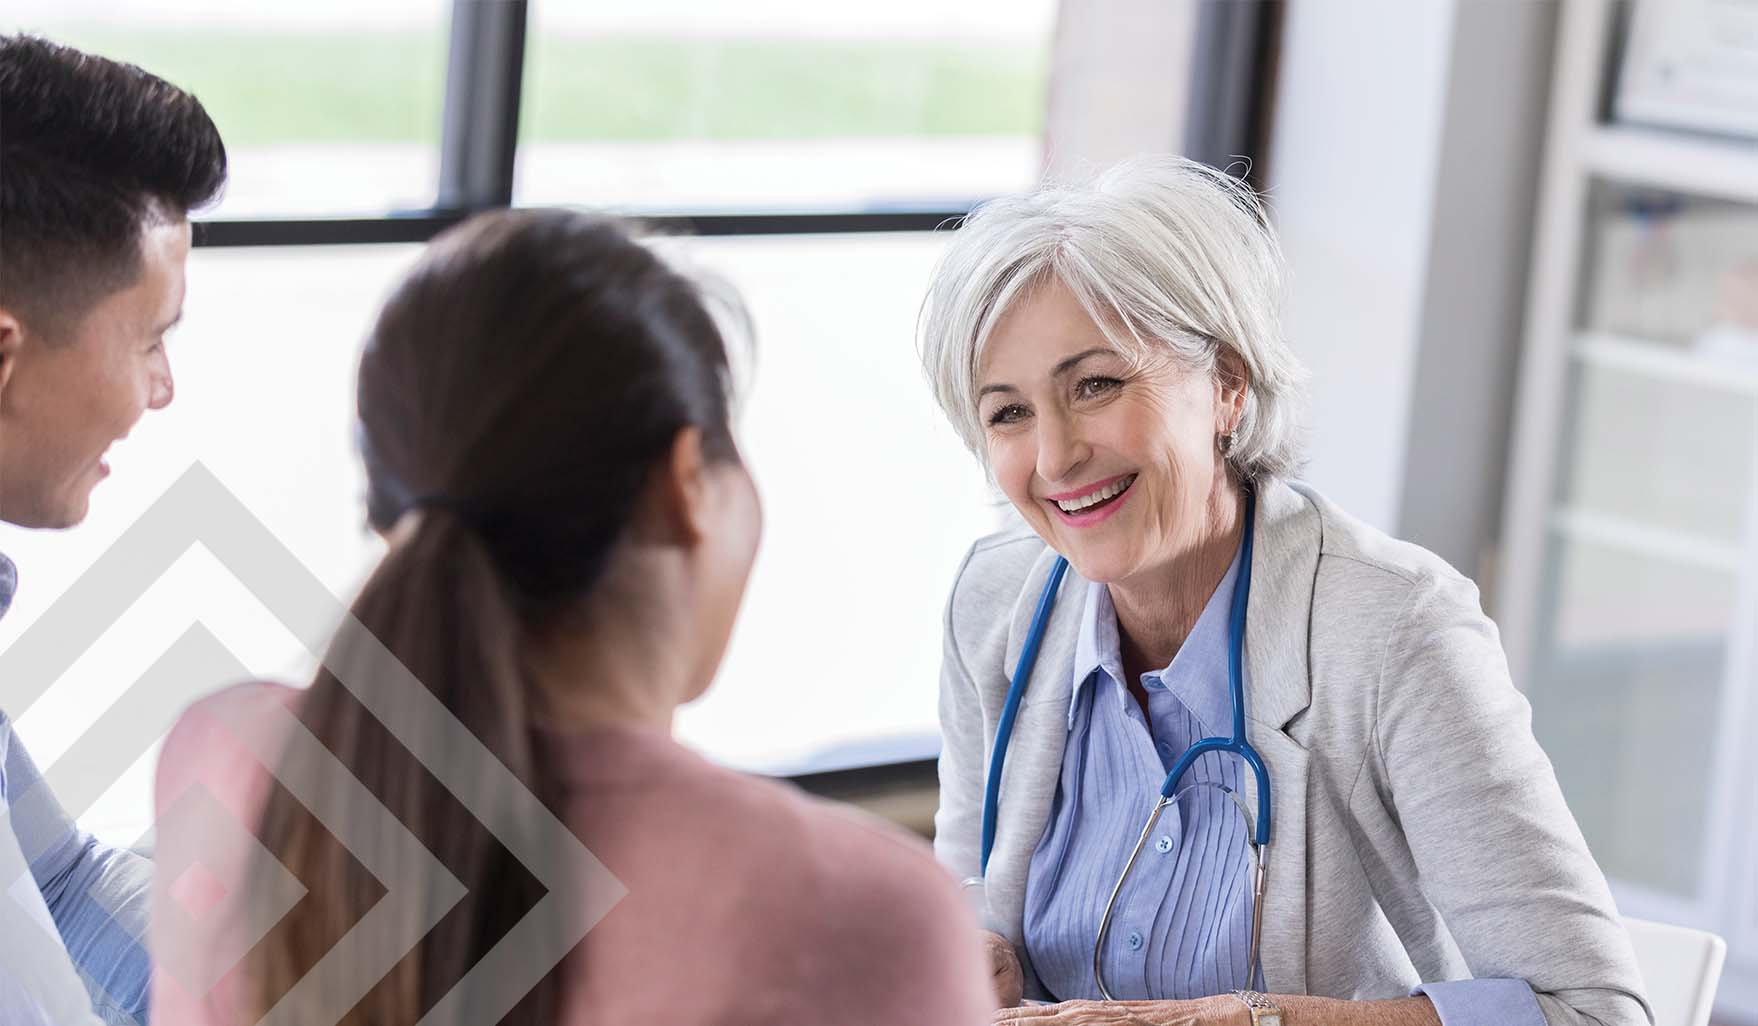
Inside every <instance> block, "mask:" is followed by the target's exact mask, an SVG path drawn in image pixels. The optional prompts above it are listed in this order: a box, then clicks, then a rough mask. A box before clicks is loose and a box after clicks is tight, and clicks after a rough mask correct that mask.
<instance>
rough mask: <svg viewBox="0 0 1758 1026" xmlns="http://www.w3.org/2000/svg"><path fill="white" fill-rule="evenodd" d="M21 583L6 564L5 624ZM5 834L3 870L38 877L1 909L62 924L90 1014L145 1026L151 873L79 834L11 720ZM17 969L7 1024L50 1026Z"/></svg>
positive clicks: (2, 983) (4, 736) (4, 726)
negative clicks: (21, 867)
mask: <svg viewBox="0 0 1758 1026" xmlns="http://www.w3.org/2000/svg"><path fill="white" fill-rule="evenodd" d="M16 582H17V576H16V571H15V570H14V568H13V565H12V562H11V561H10V560H8V559H7V558H6V557H5V556H3V555H0V616H3V615H5V613H6V609H7V607H8V606H10V605H11V602H12V595H13V591H14V588H15V586H16ZM0 831H4V833H3V834H0V845H4V846H5V848H6V850H7V851H8V852H10V856H9V857H7V858H0V862H9V863H18V862H22V863H24V864H27V865H28V866H29V867H30V880H29V881H25V880H24V879H22V878H20V879H19V880H17V881H13V880H5V881H3V883H4V884H5V885H7V888H8V890H9V892H10V893H8V894H3V895H0V901H12V902H15V903H17V905H18V907H19V908H20V909H21V910H22V912H23V914H25V915H30V916H42V915H45V914H46V915H47V916H48V918H49V919H50V921H52V922H53V923H54V927H55V933H56V935H58V936H59V937H60V939H61V943H62V945H63V946H64V947H65V949H66V951H65V957H66V958H68V959H69V960H70V961H71V962H72V963H73V966H74V968H75V969H76V970H77V971H78V975H79V978H80V979H81V981H83V982H84V983H85V985H86V990H87V992H88V996H89V999H90V1004H91V1008H92V1010H93V1011H94V1012H95V1013H96V1014H97V1015H98V1017H99V1019H100V1020H101V1021H102V1022H105V1023H115V1024H121V1023H130V1024H133V1023H143V1024H144V1023H145V1022H146V1021H147V983H148V979H149V977H150V975H151V973H150V963H149V962H148V959H147V951H146V945H145V937H146V924H147V904H148V888H149V885H150V882H151V879H152V864H151V863H150V862H149V861H147V860H146V859H144V858H142V857H140V856H139V855H136V854H134V853H133V852H130V851H126V850H123V849H119V848H112V847H108V846H106V845H103V844H99V843H98V842H97V841H96V840H94V839H93V838H92V837H91V835H89V834H87V833H85V832H83V831H81V830H80V829H79V828H78V826H77V825H76V824H75V823H74V822H73V820H72V818H71V817H69V816H68V815H67V812H66V810H64V809H62V808H61V806H60V804H59V803H57V802H56V801H55V797H54V795H53V794H52V793H51V792H50V791H49V788H48V787H47V786H46V785H45V784H43V780H42V775H41V774H40V773H39V772H38V770H37V767H36V764H35V763H33V762H32V761H31V757H30V754H29V753H28V752H26V751H25V749H24V745H22V744H20V743H19V740H18V736H17V735H16V734H14V733H13V730H12V721H11V720H10V719H8V718H7V716H6V714H5V713H3V712H0ZM20 887H23V888H26V889H27V890H26V891H24V892H21V891H20V890H19V888H20ZM33 910H34V911H33ZM15 939H16V940H19V941H22V940H23V938H22V937H19V938H15ZM53 957H57V958H59V957H63V956H62V955H61V954H60V953H54V955H53ZM11 968H13V967H10V966H5V965H0V1023H6V1024H8V1026H10V1024H13V1023H20V1024H23V1023H37V1022H45V1021H46V1018H45V1015H46V1011H45V1009H44V1008H43V1007H42V1006H41V1004H40V1003H39V1002H38V1001H37V1000H36V999H35V998H33V997H32V996H31V995H30V994H29V993H27V991H26V990H25V989H24V988H23V987H21V986H20V985H19V984H20V983H21V982H22V981H18V980H14V979H11V978H10V976H9V970H10V969H11ZM20 968H22V967H20ZM39 985H42V983H41V981H39Z"/></svg>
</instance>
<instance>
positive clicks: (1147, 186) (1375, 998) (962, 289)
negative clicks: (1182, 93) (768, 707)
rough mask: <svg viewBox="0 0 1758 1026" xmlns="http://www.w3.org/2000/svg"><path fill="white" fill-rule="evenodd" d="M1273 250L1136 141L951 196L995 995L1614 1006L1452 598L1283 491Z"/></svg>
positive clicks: (1331, 1014) (1423, 557)
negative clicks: (1095, 157)
mask: <svg viewBox="0 0 1758 1026" xmlns="http://www.w3.org/2000/svg"><path fill="white" fill-rule="evenodd" d="M1280 269H1281V254H1280V251H1279V249H1278V246H1277V243H1276V240H1275V237H1274V233H1273V232H1272V230H1271V229H1270V227H1269V225H1268V222H1267V218H1266V215H1265V212H1264V210H1263V208H1262V206H1261V204H1260V203H1259V201H1258V199H1257V197H1256V195H1255V194H1254V193H1252V192H1251V190H1250V189H1249V188H1247V187H1245V186H1243V185H1241V184H1239V183H1238V182H1236V181H1235V180H1233V179H1231V178H1229V177H1228V176H1226V175H1224V174H1221V173H1219V172H1216V171H1213V170H1210V169H1208V168H1205V167H1203V166H1202V165H1199V164H1195V163H1192V162H1189V161H1183V160H1177V159H1174V158H1157V159H1148V160H1142V161H1137V162H1132V163H1129V164H1125V165H1122V166H1120V167H1117V168H1114V169H1112V170H1110V171H1108V172H1106V173H1104V174H1102V175H1100V176H1098V177H1097V178H1096V179H1095V180H1093V181H1091V182H1090V183H1086V184H1082V185H1075V186H1053V187H1046V188H1043V189H1041V190H1039V191H1037V192H1034V193H1032V194H1030V195H1027V196H1022V197H1017V198H1010V199H1002V200H997V201H994V202H992V203H989V204H986V205H985V206H984V207H982V208H981V209H980V210H978V211H977V212H976V213H975V214H973V215H972V216H971V217H970V219H969V220H968V222H967V223H966V224H965V225H964V227H963V229H962V230H960V231H959V232H958V233H957V234H955V235H954V236H953V237H952V239H951V243H950V249H949V251H948V253H947V254H946V256H945V258H944V259H943V261H942V263H941V265H940V267H939V269H938V271H937V272H936V274H935V277H934V281H933V284H932V286H931V287H930V290H929V294H928V298H927V302H926V305H925V307H924V311H923V319H922V330H923V362H924V364H925V367H926V370H927V372H928V375H929V377H930V378H931V380H932V382H933V386H934V389H935V392H936V395H937V396H938V398H939V401H940V404H941V406H942V407H943V409H944V410H945V413H946V415H947V417H948V418H950V419H951V421H952V423H953V425H954V427H955V428H956V429H957V431H958V433H959V435H960V436H961V437H962V438H963V439H964V441H965V443H966V444H967V445H968V446H969V447H970V448H971V450H972V451H973V452H975V453H976V454H977V456H978V458H979V459H980V460H981V461H982V462H983V463H984V465H985V467H986V468H987V470H988V471H989V473H990V475H991V477H992V479H993V481H994V483H995V484H997V485H999V487H1000V489H1001V491H1002V492H1004V493H1005V494H1006V496H1007V498H1008V499H1009V500H1010V501H1011V503H1012V505H1013V506H1014V508H1015V509H1017V510H1018V512H1019V515H1020V518H1021V519H1022V520H1023V523H1022V524H1020V525H1019V526H1017V527H1016V528H1014V529H1012V530H1007V531H1003V532H1002V533H1000V534H996V535H993V536H991V537H987V538H984V539H982V540H980V541H978V542H977V543H976V544H975V545H974V546H972V548H971V550H970V552H969V554H968V555H967V556H966V558H965V561H964V564H963V566H962V567H961V568H960V569H959V572H958V577H957V580H956V582H955V583H954V585H953V590H952V595H951V598H950V600H949V601H948V603H947V613H946V624H945V628H946V635H945V664H944V670H943V673H942V679H941V695H940V717H941V729H942V732H943V735H944V738H943V742H944V744H943V750H942V754H941V757H940V786H941V794H940V809H939V812H938V814H937V816H936V818H935V827H936V837H935V842H934V843H935V848H936V850H937V852H938V854H939V856H940V858H941V860H942V861H943V862H944V863H946V864H947V865H948V866H949V867H950V868H951V869H952V870H953V871H954V872H955V873H957V874H958V875H959V876H961V877H964V878H967V886H970V887H971V895H972V898H973V901H975V902H977V903H979V904H980V905H981V909H982V916H983V918H984V920H985V925H986V926H987V927H988V929H989V930H990V931H991V932H990V934H989V943H990V946H991V961H992V964H993V966H994V969H995V982H996V990H997V1004H998V1005H999V1006H1002V1010H1001V1011H998V1012H997V1013H996V1019H995V1021H996V1022H1008V1021H1013V1020H1016V1019H1017V1020H1021V1021H1025V1020H1029V1021H1030V1022H1032V1023H1037V1024H1041V1026H1048V1024H1051V1023H1059V1024H1075V1023H1081V1024H1093V1023H1143V1022H1149V1023H1178V1024H1205V1023H1229V1024H1232V1023H1238V1024H1243V1023H1248V1022H1249V1023H1255V1024H1259V1026H1272V1024H1279V1023H1287V1024H1291V1026H1309V1024H1311V1026H1331V1024H1346V1023H1347V1024H1353V1023H1361V1024H1405V1023H1409V1024H1419V1023H1421V1024H1432V1023H1444V1024H1445V1026H1477V1024H1490V1023H1494V1024H1497V1026H1526V1024H1546V1023H1548V1024H1551V1026H1563V1024H1568V1026H1588V1024H1600V1026H1626V1024H1628V1026H1634V1024H1637V1023H1644V1022H1647V1021H1648V1019H1649V1013H1648V1011H1647V1007H1646V1003H1645V1000H1644V998H1643V996H1642V986H1641V982H1640V977H1639V975H1638V973H1637V969H1636V965H1635V959H1634V956H1633V954H1632V950H1631V946H1630V942H1629V940H1628V938H1627V936H1626V935H1625V933H1624V930H1623V928H1622V926H1621V925H1620V923H1619V921H1618V918H1617V913H1616V909H1615V908H1614V906H1613V903H1612V897H1611V894H1610V892H1609V890H1608V888H1607V887H1606V883H1605V879H1604V877H1603V875H1602V874H1601V873H1600V871H1599V869H1598V867H1597V866H1596V865H1595V864H1594V861H1593V858H1592V856H1591V855H1590V854H1589V853H1588V850H1587V845H1586V843H1585V842H1584V841H1583V839H1582V837H1581V833H1580V831H1579V829H1578V828H1577V827H1576V825H1575V822H1574V819H1573V818H1572V817H1571V816H1570V813H1569V809H1568V807H1567V805H1565V804H1564V801H1563V797H1562V794H1561V792H1560V790H1559V789H1558V787H1557V783H1556V777H1555V774H1554V773H1553V771H1552V769H1551V766H1550V763H1549V761H1548V760H1547V759H1546V758H1545V755H1544V752H1543V751H1542V750H1540V748H1539V746H1538V744H1537V742H1536V741H1535V740H1534V738H1533V736H1532V732H1531V726H1530V716H1529V711H1528V707H1527V705H1526V703H1525V701H1524V700H1523V699H1522V698H1521V696H1520V694H1519V693H1518V692H1517V691H1516V690H1515V689H1514V687H1513V685H1512V683H1511V681H1510V680H1509V676H1508V670H1507V665H1506V661H1505V659H1504V657H1503V654H1502V651H1501V646H1500V642H1499V640H1498V638H1497V634H1496V629H1495V625H1494V624H1493V623H1491V622H1490V620H1489V619H1488V617H1486V616H1485V615H1484V613H1483V611H1482V609H1481V606H1480V604H1479V601H1478V594H1477V590H1476V588H1475V587H1474V586H1473V585H1472V583H1471V582H1470V581H1469V580H1467V579H1465V578H1464V577H1462V576H1460V575H1459V574H1458V573H1457V572H1455V571H1454V570H1453V568H1452V567H1450V566H1448V565H1447V564H1446V563H1445V562H1443V561H1442V560H1441V559H1439V558H1437V557H1436V556H1434V555H1432V554H1430V553H1428V552H1426V551H1424V550H1422V549H1420V548H1418V547H1416V546H1414V545H1410V544H1407V543H1404V542H1399V541H1395V540H1393V539H1391V538H1388V537H1386V536H1385V535H1383V534H1381V533H1380V532H1378V531H1375V530H1374V529H1372V528H1370V527H1368V526H1367V525H1365V524H1362V523H1361V522H1359V521H1357V520H1355V519H1353V518H1351V517H1350V516H1349V515H1348V514H1347V513H1345V512H1343V511H1342V510H1340V509H1338V508H1336V507H1335V506H1333V505H1331V504H1330V503H1329V502H1327V501H1326V500H1325V499H1324V498H1323V497H1321V496H1320V495H1318V494H1317V493H1316V492H1314V491H1312V490H1311V489H1309V488H1307V487H1305V486H1303V485H1299V484H1296V483H1294V482H1292V481H1291V480H1290V479H1289V475H1290V474H1291V473H1292V471H1293V470H1294V469H1295V467H1296V465H1297V461H1298V453H1299V443H1300V436H1299V429H1298V423H1299V419H1300V418H1299V414H1298V408H1299V397H1300V389H1301V380H1302V370H1301V367H1300V365H1299V363H1298V361H1297V360H1296V359H1295V357H1294V354H1293V353H1292V352H1291V351H1290V350H1289V348H1288V346H1287V345H1286V344H1285V343H1284V342H1283V340H1282V338H1281V335H1280V328H1279V324H1278V305H1279V294H1280V288H1281V285H1280ZM1363 301H1364V302H1371V301H1372V297H1363ZM1364 401H1371V397H1364ZM1022 996H1023V997H1027V998H1033V999H1037V1000H1039V1001H1047V1002H1049V1003H1048V1004H1042V1005H1036V1006H1027V1007H1008V1006H1013V1005H1016V1004H1019V1002H1020V1001H1021V999H1022Z"/></svg>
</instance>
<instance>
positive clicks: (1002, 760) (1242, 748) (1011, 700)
mask: <svg viewBox="0 0 1758 1026" xmlns="http://www.w3.org/2000/svg"><path fill="white" fill-rule="evenodd" d="M1256 510H1257V496H1256V495H1255V494H1254V493H1253V492H1252V490H1251V489H1249V488H1248V489H1246V503H1245V534H1244V538H1243V539H1242V541H1241V543H1240V558H1239V576H1238V578H1237V579H1236V581H1235V584H1234V588H1233V601H1232V606H1231V608H1230V609H1229V610H1228V620H1227V682H1228V686H1229V690H1230V691H1231V696H1230V697H1231V698H1232V703H1233V724H1232V726H1233V736H1232V737H1227V738H1222V737H1208V738H1203V739H1201V740H1199V741H1197V742H1196V743H1195V744H1193V745H1191V746H1190V747H1189V748H1187V749H1186V750H1185V751H1184V754H1183V755H1182V756H1180V757H1179V759H1178V761H1177V762H1176V763H1174V764H1173V766H1172V770H1171V772H1169V773H1167V774H1166V781H1165V783H1164V784H1163V785H1161V787H1160V795H1159V798H1158V800H1157V801H1156V802H1155V803H1154V808H1153V812H1152V813H1151V814H1150V816H1149V817H1148V821H1147V824H1146V825H1145V826H1144V827H1142V832H1141V835H1140V837H1138V838H1137V839H1136V842H1135V848H1134V850H1133V851H1132V852H1131V853H1130V856H1129V860H1128V862H1126V863H1125V864H1124V867H1123V872H1122V874H1121V875H1119V876H1118V878H1117V885H1116V886H1115V887H1114V888H1112V891H1111V897H1110V899H1109V900H1108V901H1106V902H1105V912H1104V915H1103V916H1102V917H1101V919H1100V921H1099V935H1098V939H1097V941H1096V942H1095V943H1094V945H1093V980H1094V982H1095V983H1096V984H1097V985H1098V988H1099V993H1100V994H1101V995H1102V996H1103V997H1104V998H1105V999H1106V1000H1111V995H1110V992H1109V991H1108V990H1107V989H1106V987H1105V980H1104V974H1103V972H1102V970H1101V964H1100V963H1101V958H1100V956H1101V953H1102V952H1103V950H1104V942H1105V934H1106V932H1107V931H1108V930H1109V928H1110V925H1111V917H1112V915H1113V913H1114V912H1115V910H1116V905H1117V899H1118V896H1119V895H1120V894H1122V892H1123V884H1124V882H1125V881H1126V880H1128V878H1129V871H1130V869H1131V868H1132V867H1133V866H1134V865H1135V862H1136V859H1137V858H1138V857H1139V856H1140V855H1141V852H1142V849H1143V847H1144V846H1145V845H1146V844H1147V839H1148V835H1149V834H1150V833H1152V832H1153V828H1154V825H1155V824H1156V823H1158V822H1159V819H1160V814H1161V812H1163V811H1164V810H1165V808H1166V806H1167V805H1170V804H1171V803H1172V802H1174V801H1175V800H1176V797H1175V796H1176V795H1177V794H1178V784H1179V782H1180V781H1181V780H1182V779H1183V778H1184V775H1185V774H1186V773H1188V772H1189V771H1190V768H1191V767H1192V766H1193V765H1195V764H1196V760H1197V759H1199V758H1201V757H1202V756H1204V755H1207V754H1208V753H1210V752H1220V753H1228V754H1232V755H1236V756H1238V757H1239V758H1240V759H1241V760H1242V761H1243V762H1244V763H1245V764H1246V768H1248V769H1249V770H1250V771H1251V774H1252V777H1253V780H1254V781H1255V782H1256V784H1257V821H1256V822H1255V823H1248V824H1247V825H1248V827H1250V828H1251V831H1252V843H1251V848H1252V854H1253V856H1254V859H1255V861H1256V866H1255V867H1254V872H1253V887H1252V890H1253V893H1254V896H1255V900H1254V902H1253V905H1252V924H1251V953H1250V961H1249V962H1248V963H1247V972H1248V975H1250V976H1253V977H1255V976H1256V974H1257V967H1258V955H1259V940H1260V938H1261V936H1262V929H1263V896H1264V887H1265V883H1266V879H1267V876H1266V867H1265V857H1266V856H1267V855H1268V853H1269V844H1270V825H1271V824H1270V774H1269V770H1268V768H1267V767H1266V766H1265V765H1264V761H1263V758H1262V757H1261V756H1259V755H1258V752H1257V749H1256V748H1253V747H1252V745H1251V742H1250V741H1248V740H1247V739H1246V735H1245V660H1244V648H1245V622H1246V611H1247V609H1248V608H1249V605H1250V596H1251V568H1252V555H1253V553H1252V549H1253V542H1254V536H1255V535H1256V533H1257V531H1256V523H1255V520H1256ZM1067 573H1068V560H1067V559H1066V558H1064V557H1062V556H1060V555H1059V556H1057V557H1056V561H1055V562H1054V563H1052V564H1051V566H1050V574H1049V577H1048V578H1047V579H1046V580H1045V582H1044V590H1043V592H1042V594H1040V595H1039V596H1038V605H1037V608H1036V609H1035V610H1033V612H1032V620H1031V626H1030V627H1029V629H1028V630H1027V632H1026V640H1025V644H1024V645H1022V646H1021V647H1020V655H1019V663H1018V665H1017V666H1015V667H1014V671H1013V679H1012V680H1011V681H1010V682H1009V684H1008V688H1007V700H1006V701H1005V702H1004V703H1003V704H1002V708H1001V719H1000V721H999V723H997V725H996V729H995V746H994V750H993V751H992V752H991V753H990V756H989V775H988V780H987V781H986V784H985V787H984V793H983V833H982V856H981V862H980V872H981V873H982V875H983V876H984V877H985V878H986V877H987V876H988V873H989V856H990V854H991V853H992V852H993V850H994V847H995V821H996V818H997V813H998V809H999V806H1000V799H1001V771H1002V769H1003V767H1004V766H1005V764H1006V759H1007V746H1008V744H1009V743H1010V742H1011V741H1012V740H1013V724H1014V719H1015V717H1016V716H1017V715H1018V713H1019V705H1020V702H1021V700H1022V699H1023V697H1024V695H1025V690H1026V685H1027V683H1028V682H1029V681H1030V679H1031V674H1032V669H1033V667H1034V666H1035V665H1036V663H1037V660H1038V650H1039V648H1041V647H1042V645H1043V641H1044V631H1045V628H1046V626H1047V625H1048V623H1049V619H1050V613H1051V610H1052V609H1053V608H1054V606H1055V604H1056V595H1057V593H1058V592H1059V591H1060V590H1061V588H1062V580H1063V578H1064V577H1065V576H1066V575H1067ZM1240 812H1241V813H1242V814H1243V813H1244V812H1245V809H1244V807H1243V806H1241V807H1240Z"/></svg>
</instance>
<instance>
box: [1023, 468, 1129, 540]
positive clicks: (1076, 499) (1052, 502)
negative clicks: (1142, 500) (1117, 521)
mask: <svg viewBox="0 0 1758 1026" xmlns="http://www.w3.org/2000/svg"><path fill="white" fill-rule="evenodd" d="M1136 477H1137V475H1135V474H1119V475H1117V476H1116V477H1109V478H1106V479H1104V480H1102V481H1096V482H1094V483H1092V484H1089V485H1085V486H1083V487H1081V488H1077V489H1075V490H1074V491H1069V492H1062V493H1060V494H1057V495H1051V496H1046V497H1045V499H1044V502H1045V504H1046V505H1048V506H1049V507H1050V508H1051V509H1052V510H1054V511H1055V513H1056V516H1057V517H1058V518H1060V519H1061V521H1062V522H1063V523H1065V524H1068V525H1070V526H1071V527H1091V526H1093V525H1094V524H1098V523H1101V522H1103V521H1105V520H1108V519H1110V518H1111V516H1112V514H1114V513H1116V512H1117V511H1118V510H1119V509H1122V508H1123V504H1124V503H1125V502H1127V501H1128V500H1129V496H1130V490H1131V488H1132V487H1133V486H1134V485H1135V479H1136Z"/></svg>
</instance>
